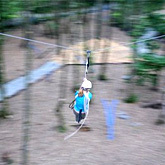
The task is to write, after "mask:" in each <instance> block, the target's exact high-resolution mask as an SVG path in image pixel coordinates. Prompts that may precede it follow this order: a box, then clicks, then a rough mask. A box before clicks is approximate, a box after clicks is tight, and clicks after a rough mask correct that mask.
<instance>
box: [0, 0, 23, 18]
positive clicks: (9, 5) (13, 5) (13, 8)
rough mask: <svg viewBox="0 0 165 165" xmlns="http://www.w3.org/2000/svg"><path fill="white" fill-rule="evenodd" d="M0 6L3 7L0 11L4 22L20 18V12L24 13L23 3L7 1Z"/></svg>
mask: <svg viewBox="0 0 165 165" xmlns="http://www.w3.org/2000/svg"><path fill="white" fill-rule="evenodd" d="M0 5H1V6H2V7H1V9H0V13H1V18H2V20H7V19H11V18H17V17H19V16H20V12H21V11H22V6H21V1H18V0H12V1H11V0H5V1H3V2H1V4H0Z"/></svg>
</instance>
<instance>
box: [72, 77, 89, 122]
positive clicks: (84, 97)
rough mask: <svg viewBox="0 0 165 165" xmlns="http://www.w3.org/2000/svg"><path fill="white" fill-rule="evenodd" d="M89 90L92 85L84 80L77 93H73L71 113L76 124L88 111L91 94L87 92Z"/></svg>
mask: <svg viewBox="0 0 165 165" xmlns="http://www.w3.org/2000/svg"><path fill="white" fill-rule="evenodd" d="M91 88H92V83H91V82H90V81H89V80H87V79H86V78H84V81H83V83H82V85H81V87H80V89H79V91H76V93H75V104H74V107H73V112H74V114H75V119H76V121H77V122H78V123H79V122H80V121H81V120H82V119H84V118H85V116H86V114H87V112H88V110H89V102H90V100H91V99H92V93H91V92H89V90H90V89H91Z"/></svg>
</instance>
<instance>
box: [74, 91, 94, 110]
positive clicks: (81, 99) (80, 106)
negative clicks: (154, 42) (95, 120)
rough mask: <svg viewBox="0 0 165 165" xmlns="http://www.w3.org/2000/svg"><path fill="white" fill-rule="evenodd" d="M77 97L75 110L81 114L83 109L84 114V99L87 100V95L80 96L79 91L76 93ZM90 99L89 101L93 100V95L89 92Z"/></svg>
mask: <svg viewBox="0 0 165 165" xmlns="http://www.w3.org/2000/svg"><path fill="white" fill-rule="evenodd" d="M75 96H77V97H76V102H75V105H74V109H75V110H76V111H77V112H79V111H80V110H81V109H82V112H84V98H85V95H83V96H82V97H81V96H80V97H79V96H78V91H77V92H76V93H75ZM88 97H89V99H90V100H91V99H92V93H90V92H88Z"/></svg>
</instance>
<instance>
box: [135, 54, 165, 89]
mask: <svg viewBox="0 0 165 165" xmlns="http://www.w3.org/2000/svg"><path fill="white" fill-rule="evenodd" d="M164 67H165V56H158V55H156V54H143V55H141V57H140V58H137V59H136V63H135V64H134V68H135V70H136V75H137V76H138V77H139V81H146V80H149V81H150V82H151V83H152V84H153V86H154V87H156V86H157V85H158V77H159V75H158V73H159V71H161V70H162V69H163V68H164Z"/></svg>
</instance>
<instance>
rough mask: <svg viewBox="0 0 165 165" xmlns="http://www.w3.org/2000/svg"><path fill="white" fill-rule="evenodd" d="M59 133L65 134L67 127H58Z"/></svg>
mask: <svg viewBox="0 0 165 165" xmlns="http://www.w3.org/2000/svg"><path fill="white" fill-rule="evenodd" d="M57 131H58V132H60V133H65V132H66V131H67V128H66V126H61V125H60V126H58V127H57Z"/></svg>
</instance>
